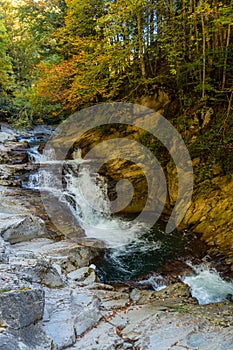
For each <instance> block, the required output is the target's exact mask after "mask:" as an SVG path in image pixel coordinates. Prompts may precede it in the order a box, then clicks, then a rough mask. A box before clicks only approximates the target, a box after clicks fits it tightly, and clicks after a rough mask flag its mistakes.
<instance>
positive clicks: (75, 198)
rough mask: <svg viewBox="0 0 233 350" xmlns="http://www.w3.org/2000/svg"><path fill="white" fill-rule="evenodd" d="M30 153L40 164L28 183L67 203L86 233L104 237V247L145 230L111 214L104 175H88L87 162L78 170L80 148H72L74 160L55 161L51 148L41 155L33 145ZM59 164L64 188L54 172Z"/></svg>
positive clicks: (136, 235)
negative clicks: (62, 168) (63, 174)
mask: <svg viewBox="0 0 233 350" xmlns="http://www.w3.org/2000/svg"><path fill="white" fill-rule="evenodd" d="M31 157H32V158H33V157H34V162H35V163H40V168H39V169H38V171H37V172H35V173H33V174H31V175H30V177H29V180H28V183H27V187H28V188H31V189H36V190H40V191H46V192H50V193H51V194H52V195H53V196H56V197H57V198H59V200H60V202H64V203H65V204H66V205H69V206H70V209H71V211H72V212H73V214H74V216H75V217H76V219H77V220H78V222H79V224H80V225H81V226H82V228H83V229H84V230H85V233H86V236H87V237H89V238H96V239H99V240H101V241H104V242H105V244H106V246H107V247H121V246H125V245H126V244H129V243H130V242H132V241H134V240H136V239H137V237H138V236H140V235H142V233H143V231H145V225H144V224H134V225H132V224H130V222H125V221H123V220H121V219H120V218H116V217H115V218H113V217H112V216H111V210H110V206H111V202H110V200H109V198H108V194H107V187H106V184H105V182H104V179H103V178H102V177H100V176H99V175H97V174H92V175H91V174H90V172H89V170H88V165H87V166H86V167H82V171H81V172H79V171H78V167H79V164H84V163H86V162H87V161H86V160H83V159H82V158H81V151H80V150H77V151H76V152H75V159H74V160H67V161H59V160H58V161H57V160H54V159H55V154H54V152H53V151H52V150H51V151H50V150H48V151H47V152H44V153H43V155H41V154H40V153H39V152H38V151H37V150H36V149H35V148H33V149H32V151H31ZM61 164H62V165H63V164H64V166H65V167H66V171H67V174H66V176H65V181H66V184H67V186H66V188H65V189H63V188H61V184H60V180H59V178H58V177H57V176H56V165H58V166H59V167H60V166H61ZM83 189H85V196H84V193H83ZM67 199H68V200H67ZM69 199H70V200H69ZM70 203H72V204H70Z"/></svg>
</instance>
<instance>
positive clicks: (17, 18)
mask: <svg viewBox="0 0 233 350" xmlns="http://www.w3.org/2000/svg"><path fill="white" fill-rule="evenodd" d="M0 13H1V17H0V61H1V64H0V89H1V90H0V116H1V119H3V120H4V119H6V120H9V121H11V122H13V123H14V124H15V125H16V126H24V125H31V124H33V123H34V124H35V123H43V122H45V123H54V124H56V123H58V122H60V121H61V120H63V119H65V118H66V117H68V116H69V115H70V114H71V113H73V112H75V111H77V110H80V109H82V108H85V107H88V106H91V105H94V104H97V103H103V102H109V101H124V102H127V101H129V102H135V101H137V99H138V98H140V97H141V96H153V95H154V94H155V93H156V92H158V91H165V92H166V93H167V94H168V96H169V101H170V103H169V105H168V107H167V108H166V109H165V112H164V114H165V116H166V117H167V118H168V119H169V120H171V121H172V123H173V124H174V125H175V126H176V127H177V128H178V130H179V131H180V132H181V134H182V136H183V137H184V139H185V141H186V143H187V144H188V147H189V151H190V153H191V156H192V158H194V157H195V156H197V155H198V156H199V155H201V156H202V155H203V157H204V158H205V162H207V163H208V162H209V163H211V164H213V163H216V162H217V163H220V165H221V167H222V170H221V171H223V172H224V173H225V174H229V173H231V171H232V163H233V162H232V153H233V152H232V148H233V136H232V126H233V115H232V103H233V101H232V99H233V34H232V25H233V1H229V0H223V1H218V0H209V1H204V0H200V1H198V0H177V1H174V0H124V1H123V0H110V1H105V0H85V1H84V0H65V1H64V0H19V1H13V0H12V1H10V0H1V2H0ZM223 154H224V157H223Z"/></svg>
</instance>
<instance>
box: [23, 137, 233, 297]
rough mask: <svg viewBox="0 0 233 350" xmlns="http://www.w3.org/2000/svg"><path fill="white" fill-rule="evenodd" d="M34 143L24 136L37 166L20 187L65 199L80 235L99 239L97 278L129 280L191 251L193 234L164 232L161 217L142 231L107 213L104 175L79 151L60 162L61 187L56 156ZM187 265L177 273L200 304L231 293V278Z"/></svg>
mask: <svg viewBox="0 0 233 350" xmlns="http://www.w3.org/2000/svg"><path fill="white" fill-rule="evenodd" d="M39 143H40V140H33V138H32V139H31V140H30V145H31V148H30V150H29V157H30V159H31V161H32V162H34V163H35V164H37V165H38V166H39V165H40V166H39V167H37V170H36V171H34V172H32V173H31V174H30V176H29V178H28V179H27V180H25V182H24V183H23V187H24V188H27V189H32V190H37V191H42V192H47V193H49V195H51V196H54V197H56V198H57V199H58V201H59V202H60V203H63V204H64V203H65V205H66V206H67V207H69V210H70V211H71V213H72V215H73V216H74V218H75V220H76V221H77V222H78V224H79V225H80V226H81V227H82V228H83V229H84V230H85V234H86V236H87V237H88V238H95V239H98V240H100V241H103V242H104V243H105V246H106V249H105V254H104V257H103V259H101V260H100V262H99V263H98V266H97V273H98V274H99V277H100V280H101V281H102V282H113V281H127V280H132V279H135V278H137V277H139V276H143V275H146V274H148V273H149V272H155V271H156V270H157V269H158V268H161V267H162V266H163V265H164V264H166V263H167V262H168V261H171V260H174V259H176V258H178V257H180V256H188V255H191V254H192V253H193V252H192V247H193V246H194V245H195V244H196V242H195V238H193V240H190V237H189V238H188V239H187V238H186V236H185V235H183V234H181V233H179V232H173V233H170V234H166V233H165V224H164V223H163V222H158V223H157V224H156V225H155V226H154V227H153V228H152V229H150V230H147V227H146V225H145V224H143V223H136V224H135V223H133V224H132V223H131V221H130V219H125V218H124V219H123V218H121V217H117V216H112V215H111V211H110V205H111V203H110V200H109V198H108V194H107V187H106V184H105V181H104V179H103V178H101V177H100V176H97V177H96V176H93V174H91V173H90V172H89V169H88V162H86V164H84V163H85V161H84V160H83V159H82V158H81V152H79V151H77V152H76V159H75V160H73V161H64V162H63V163H64V164H63V167H64V183H65V185H64V187H63V188H62V189H61V188H60V187H59V186H58V182H59V179H58V178H57V177H56V172H54V167H56V165H59V166H60V165H61V161H60V162H59V161H56V160H54V154H53V152H52V151H50V152H47V153H46V154H43V155H41V154H40V153H39V151H38V146H39ZM80 164H82V171H81V172H80V171H79V166H80ZM83 165H85V166H83ZM95 175H96V174H95ZM96 179H97V181H96ZM82 188H85V189H88V192H87V191H85V192H86V193H88V196H83V192H82ZM89 196H90V197H89ZM88 198H97V199H98V200H97V201H96V203H94V205H93V203H92V205H90V201H89V200H88ZM191 268H192V270H193V273H191V274H189V275H188V276H185V277H181V280H182V281H183V282H184V283H187V284H188V285H189V286H190V289H191V292H192V295H193V296H194V297H196V298H197V300H198V301H199V303H200V304H206V303H210V302H218V301H222V300H230V299H231V298H233V283H232V282H231V281H229V282H227V281H224V280H223V279H222V278H221V277H220V275H219V274H218V272H217V271H215V270H214V269H212V268H211V267H209V266H208V265H207V264H202V265H200V266H191ZM144 282H145V281H143V280H142V281H141V283H144ZM146 282H147V283H150V284H151V286H152V287H153V288H154V289H155V290H160V289H162V288H164V287H165V286H166V282H165V281H164V279H163V278H162V277H161V276H160V275H159V274H156V273H154V275H153V276H152V277H149V279H147V280H146Z"/></svg>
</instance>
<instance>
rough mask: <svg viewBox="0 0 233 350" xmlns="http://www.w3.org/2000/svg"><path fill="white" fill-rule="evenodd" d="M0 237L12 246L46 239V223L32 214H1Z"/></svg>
mask: <svg viewBox="0 0 233 350" xmlns="http://www.w3.org/2000/svg"><path fill="white" fill-rule="evenodd" d="M0 235H1V236H2V238H3V239H4V241H6V242H9V243H12V244H13V243H19V242H22V241H28V240H30V239H32V238H37V237H45V236H46V228H45V223H44V221H43V220H42V219H40V218H38V217H36V216H33V215H30V214H27V215H25V214H16V213H14V214H10V213H9V214H8V213H0Z"/></svg>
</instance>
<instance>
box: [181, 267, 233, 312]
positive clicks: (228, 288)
mask: <svg viewBox="0 0 233 350" xmlns="http://www.w3.org/2000/svg"><path fill="white" fill-rule="evenodd" d="M190 266H191V267H192V269H193V273H192V274H191V275H188V276H185V277H183V278H182V281H183V282H184V283H186V284H188V285H189V286H190V290H191V293H192V296H193V297H194V298H196V299H197V300H198V302H199V304H202V305H203V304H209V303H216V302H221V301H226V300H228V299H229V298H231V297H232V296H233V282H231V281H229V282H228V281H225V280H223V279H222V278H221V276H220V275H219V273H218V272H217V271H216V270H215V269H214V268H211V267H209V266H208V265H207V264H201V265H199V266H192V265H191V264H190Z"/></svg>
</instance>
